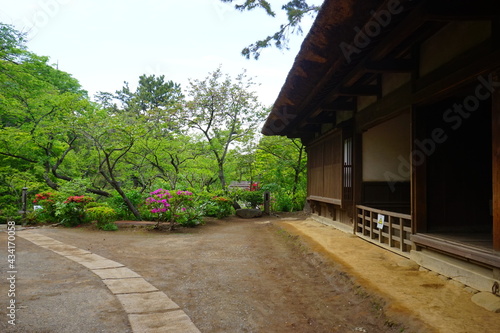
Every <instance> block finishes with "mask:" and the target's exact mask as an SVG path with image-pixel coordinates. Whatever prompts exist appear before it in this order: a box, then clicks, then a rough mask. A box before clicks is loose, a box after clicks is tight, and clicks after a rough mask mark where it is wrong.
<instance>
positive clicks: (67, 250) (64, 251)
mask: <svg viewBox="0 0 500 333" xmlns="http://www.w3.org/2000/svg"><path fill="white" fill-rule="evenodd" d="M43 247H44V248H46V249H49V250H52V251H54V252H55V253H57V254H60V255H62V256H65V257H67V256H80V255H84V254H91V252H89V251H87V250H82V249H79V248H77V247H74V246H71V245H66V244H48V245H43Z"/></svg>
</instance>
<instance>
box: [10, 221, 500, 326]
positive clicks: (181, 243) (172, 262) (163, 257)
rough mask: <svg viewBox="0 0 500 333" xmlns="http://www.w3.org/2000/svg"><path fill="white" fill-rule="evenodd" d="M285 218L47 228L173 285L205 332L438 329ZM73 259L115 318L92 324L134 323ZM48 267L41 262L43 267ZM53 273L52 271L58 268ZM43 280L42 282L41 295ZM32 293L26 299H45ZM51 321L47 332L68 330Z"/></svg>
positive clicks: (170, 289) (169, 288)
mask: <svg viewBox="0 0 500 333" xmlns="http://www.w3.org/2000/svg"><path fill="white" fill-rule="evenodd" d="M281 217H283V216H281ZM280 223H281V219H278V218H260V219H252V220H243V219H239V218H227V219H223V220H214V219H212V220H208V221H207V223H206V224H205V225H203V226H200V227H197V228H183V229H179V230H177V231H175V232H168V231H153V230H148V229H147V228H146V227H144V226H141V227H136V226H127V225H123V224H122V225H120V230H119V231H117V232H103V231H97V230H93V229H90V228H76V229H65V228H41V229H38V230H37V232H40V233H42V234H44V235H46V236H49V237H51V238H54V239H56V240H59V241H61V242H64V243H66V244H69V245H73V246H77V247H79V248H81V249H84V250H88V251H91V252H93V253H96V254H98V255H100V256H103V257H105V258H108V259H111V260H114V261H117V262H120V263H122V264H124V265H126V266H127V267H128V268H130V269H132V270H133V271H135V272H137V273H138V274H140V275H141V276H142V277H143V278H145V279H146V280H147V281H148V282H149V283H151V284H152V285H154V286H155V287H157V288H158V289H160V290H161V291H163V292H165V293H166V294H167V295H168V296H169V297H170V298H171V299H172V300H173V301H174V302H176V303H177V304H178V305H179V306H180V307H181V308H182V309H183V310H184V311H185V312H186V314H187V315H188V316H189V317H190V318H191V320H192V321H193V322H194V324H195V325H196V326H197V327H198V328H199V329H200V331H201V332H204V333H205V332H214V333H215V332H218V333H219V332H231V333H233V332H273V333H274V332H276V333H279V332H301V333H306V332H315V333H321V332H372V333H376V332H430V330H429V327H428V326H427V325H426V323H424V322H423V321H421V320H419V319H418V318H413V317H411V316H410V315H409V314H408V315H402V313H404V312H394V311H392V310H391V311H386V309H389V308H390V304H387V298H382V297H381V296H380V295H379V294H378V293H377V292H376V291H374V290H372V289H370V288H365V287H364V286H363V285H362V284H361V283H359V282H358V281H357V280H356V279H353V278H352V277H351V276H350V275H349V274H350V273H349V272H346V271H345V269H344V266H343V265H341V264H338V263H336V262H335V261H334V260H332V258H329V257H328V256H326V255H324V254H322V253H321V251H315V249H313V248H312V247H310V246H309V244H308V243H307V242H304V241H303V240H302V238H301V237H298V236H293V235H292V234H291V233H290V232H288V231H286V228H283V227H282V225H281V224H280ZM2 247H3V244H2ZM27 247H28V249H27V251H28V252H30V251H32V252H36V251H37V249H35V246H34V245H27ZM26 256H28V254H26ZM72 265H74V264H71V265H70V266H69V268H68V269H69V271H68V272H66V273H67V274H83V276H82V277H81V279H82V281H83V282H82V286H83V287H84V289H82V291H84V292H85V291H87V292H88V290H94V289H95V290H96V291H95V293H96V295H97V296H98V300H97V301H99V302H100V303H99V302H97V301H96V304H98V306H99V307H100V309H101V310H99V311H102V308H103V307H106V312H104V313H102V312H101V314H100V317H99V318H95V321H94V322H96V323H99V322H108V321H107V318H109V319H110V320H109V322H108V324H107V325H108V326H109V327H100V328H99V330H93V329H89V330H88V332H120V330H121V331H122V332H126V331H128V330H129V328H128V327H126V318H124V317H123V315H121V314H119V306H120V305H119V304H117V303H116V302H115V303H114V302H113V300H112V299H107V297H108V298H109V297H110V296H109V295H106V294H105V287H104V286H102V288H99V286H98V285H97V284H98V282H99V281H98V280H96V281H93V280H92V281H89V282H88V283H85V281H86V279H88V277H87V276H86V274H87V273H88V274H91V275H92V273H90V272H88V271H86V269H85V268H84V267H80V269H78V267H73V266H72ZM44 267H45V268H46V266H43V265H40V266H39V267H38V268H37V269H38V270H39V271H40V272H41V271H43V269H44ZM59 270H61V269H60V268H59ZM40 272H39V273H40ZM44 275H45V276H47V279H48V280H50V271H47V272H45V273H44ZM59 282H61V281H59ZM46 284H47V285H51V282H50V281H46ZM37 287H38V288H39V289H40V291H39V292H38V295H37V296H34V294H35V292H34V290H33V289H36V288H37ZM23 288H24V287H23ZM26 288H28V286H26ZM44 288H46V285H45V284H41V285H39V286H31V287H30V293H31V294H32V296H31V298H32V299H38V298H40V297H42V298H43V297H44V295H45V294H44V293H46V292H45V291H44ZM78 288H80V286H78ZM85 288H87V289H85ZM73 291H74V290H73ZM99 293H104V294H102V295H100V294H99ZM2 294H3V291H2ZM69 294H70V291H68V295H69ZM68 295H66V296H67V297H69V296H68ZM1 296H3V295H0V298H1ZM59 296H60V297H65V296H64V294H61V295H59ZM429 297H431V298H432V290H430V291H429ZM32 299H21V300H20V301H21V303H23V306H25V307H28V308H33V309H35V305H34V304H33V300H32ZM2 304H3V302H2ZM89 314H90V315H92V314H91V310H90V309H89ZM24 315H25V316H28V315H29V313H28V312H27V311H25V312H24ZM60 315H61V314H59V316H60ZM62 315H63V316H64V315H68V314H67V313H64V311H63V313H62ZM82 315H86V312H84V313H83V314H82ZM74 316H75V314H73V317H74ZM76 316H78V314H77V315H76ZM95 325H97V324H94V326H95ZM117 325H118V326H117ZM113 326H114V327H115V328H114V329H113V328H112V327H113ZM0 327H1V326H0ZM47 327H48V328H47V329H46V330H45V331H44V332H58V333H59V332H63V330H58V329H57V327H50V326H47ZM80 327H85V326H80ZM68 331H71V330H68ZM20 332H21V331H20ZM33 332H37V331H36V330H33ZM38 332H40V331H38ZM73 332H74V331H73ZM79 332H82V333H83V332H87V331H82V330H80V331H79ZM492 332H493V331H492Z"/></svg>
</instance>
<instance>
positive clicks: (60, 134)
mask: <svg viewBox="0 0 500 333" xmlns="http://www.w3.org/2000/svg"><path fill="white" fill-rule="evenodd" d="M0 42H1V43H0V45H2V46H1V47H0V161H1V162H2V163H5V164H7V165H10V166H11V167H13V168H14V169H15V170H17V172H19V173H20V174H23V173H25V172H27V171H30V172H31V173H32V174H33V175H35V176H36V177H38V179H40V181H44V182H45V183H46V184H47V186H49V187H51V188H53V189H57V188H58V187H59V186H60V183H61V182H64V181H71V180H72V179H73V178H74V177H79V176H80V175H79V174H78V173H75V170H74V168H73V167H72V163H68V159H71V158H72V156H74V155H72V152H74V150H75V147H76V146H77V145H78V142H79V140H80V139H81V138H80V137H79V136H78V133H77V132H76V131H75V128H74V124H75V121H76V120H77V119H78V118H81V117H84V116H85V113H86V110H87V109H88V108H90V107H91V106H90V103H89V101H88V99H87V93H86V91H84V90H83V89H82V88H81V86H80V84H79V83H78V81H77V80H76V79H74V78H73V77H71V75H69V74H68V73H65V72H62V71H59V70H58V69H56V68H54V67H53V66H51V65H50V64H49V59H48V58H47V57H41V56H38V55H36V54H33V53H31V52H29V51H27V49H26V46H25V44H24V43H25V39H24V35H23V34H21V33H19V32H17V31H16V30H15V29H13V28H12V27H11V26H9V25H5V24H1V23H0ZM89 191H94V192H96V193H99V194H105V193H103V192H102V191H99V190H97V189H92V188H89Z"/></svg>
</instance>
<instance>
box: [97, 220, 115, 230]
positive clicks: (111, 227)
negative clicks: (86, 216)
mask: <svg viewBox="0 0 500 333" xmlns="http://www.w3.org/2000/svg"><path fill="white" fill-rule="evenodd" d="M99 229H101V230H104V231H116V230H118V226H117V225H116V224H115V223H113V222H108V223H106V224H104V225H103V226H101V227H100V228H99Z"/></svg>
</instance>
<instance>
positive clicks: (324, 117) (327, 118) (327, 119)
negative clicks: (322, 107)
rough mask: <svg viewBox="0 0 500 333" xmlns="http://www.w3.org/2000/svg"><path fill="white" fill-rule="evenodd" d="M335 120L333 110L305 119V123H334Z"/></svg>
mask: <svg viewBox="0 0 500 333" xmlns="http://www.w3.org/2000/svg"><path fill="white" fill-rule="evenodd" d="M336 120H337V117H336V114H335V112H328V113H322V114H320V115H319V116H317V117H314V118H311V119H307V120H306V121H305V123H306V124H327V123H334V122H335V121H336Z"/></svg>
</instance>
